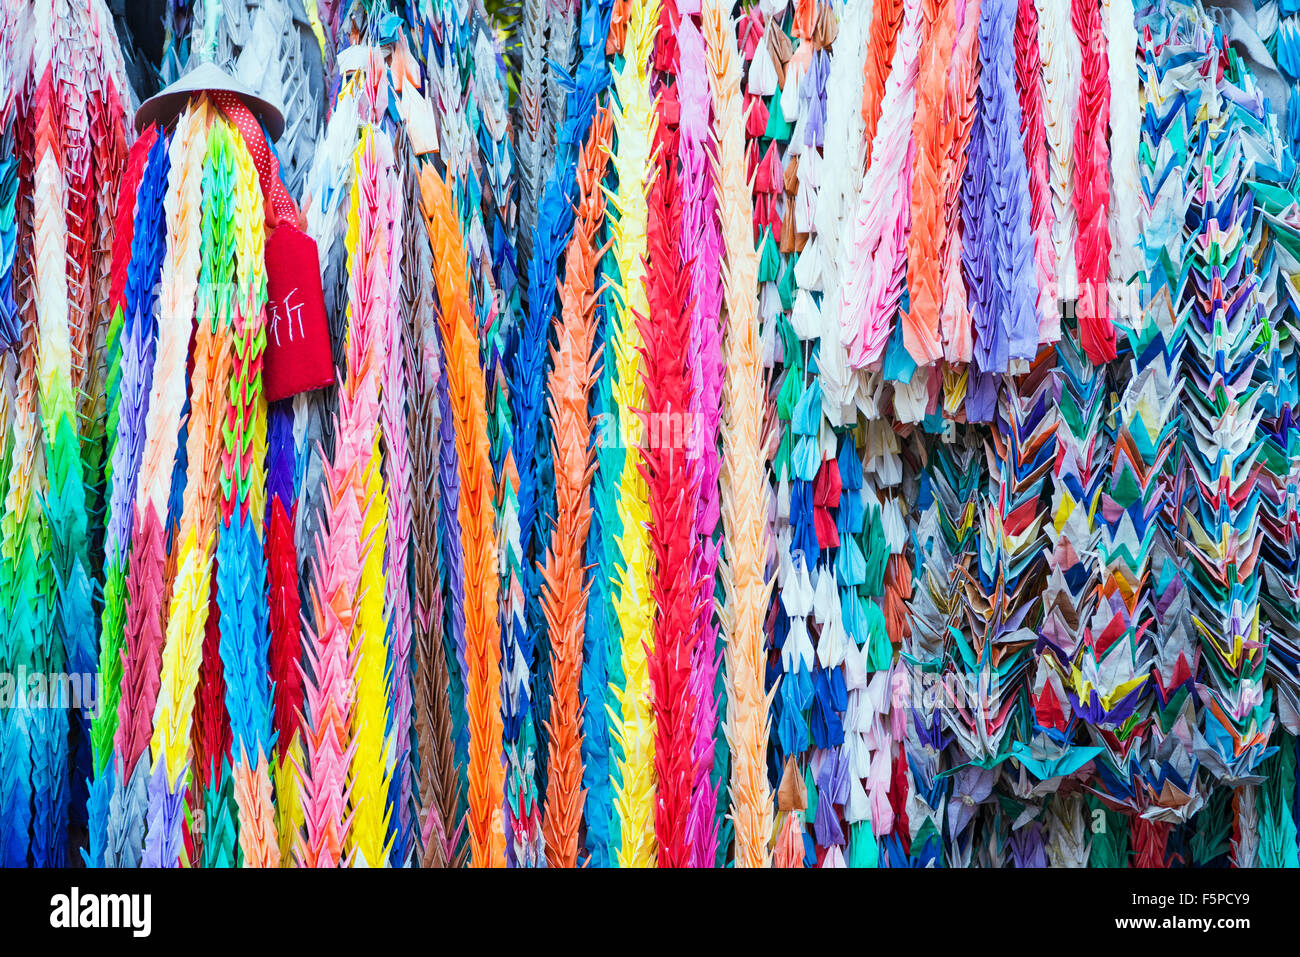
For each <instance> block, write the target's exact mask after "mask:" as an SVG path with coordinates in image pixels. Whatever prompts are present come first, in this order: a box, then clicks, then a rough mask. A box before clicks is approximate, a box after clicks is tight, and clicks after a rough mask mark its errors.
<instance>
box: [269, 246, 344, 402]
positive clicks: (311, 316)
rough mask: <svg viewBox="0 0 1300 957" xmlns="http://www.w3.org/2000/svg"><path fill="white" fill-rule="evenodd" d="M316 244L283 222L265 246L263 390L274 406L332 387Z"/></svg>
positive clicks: (330, 356)
mask: <svg viewBox="0 0 1300 957" xmlns="http://www.w3.org/2000/svg"><path fill="white" fill-rule="evenodd" d="M318 263H319V260H318V259H317V254H316V242H315V240H313V239H312V238H311V237H310V236H308V235H307V234H306V233H304V232H302V230H300V229H298V227H297V226H294V225H292V224H291V223H288V222H281V224H280V225H279V226H277V227H276V229H275V232H273V233H272V234H271V238H270V239H269V240H267V243H266V352H265V354H264V355H263V358H262V390H263V392H265V394H266V400H267V401H268V402H276V401H278V400H280V399H287V398H289V397H290V396H293V395H297V394H298V393H299V392H307V391H310V390H311V389H320V388H323V387H324V386H327V385H332V384H333V383H334V354H333V352H332V350H331V349H330V330H329V323H328V321H327V320H326V318H325V295H324V293H323V292H322V291H321V284H320V267H319V265H318Z"/></svg>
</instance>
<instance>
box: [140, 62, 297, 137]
mask: <svg viewBox="0 0 1300 957" xmlns="http://www.w3.org/2000/svg"><path fill="white" fill-rule="evenodd" d="M207 90H228V91H229V92H231V93H234V94H235V95H236V96H238V97H239V98H240V99H241V100H243V101H244V103H245V105H246V106H247V107H248V108H249V109H250V110H252V111H253V113H254V114H255V115H256V116H257V118H258V119H259V120H261V122H262V125H263V126H265V127H266V133H267V135H268V136H270V138H271V139H272V140H278V139H279V138H280V134H281V133H283V132H284V113H283V112H281V110H280V108H279V107H278V106H276V105H275V104H274V103H272V102H271V101H270V100H267V99H264V98H263V97H260V96H258V95H257V94H256V93H253V92H252V91H251V90H249V89H248V88H247V87H245V86H244V85H243V84H242V83H240V82H239V81H238V80H236V79H235V78H234V77H232V76H231V75H230V74H228V73H226V71H225V70H222V69H221V68H219V67H217V66H214V65H213V64H211V63H203V64H200V65H199V66H198V67H196V68H195V69H193V70H191V71H190V72H189V73H187V74H185V75H184V76H183V77H181V78H180V79H179V80H177V81H176V82H175V83H173V84H172V85H171V86H169V87H167V89H165V90H162V91H161V92H159V93H155V94H154V95H153V96H151V97H149V99H147V100H145V101H144V102H143V103H141V104H140V108H139V109H138V110H136V111H135V130H136V132H137V133H139V132H142V131H143V130H144V128H145V127H146V126H148V125H149V124H150V123H157V124H158V125H159V126H166V125H167V124H169V123H170V122H171V121H172V120H174V119H176V117H178V116H180V115H181V113H182V112H183V111H184V110H185V106H186V104H188V103H189V101H190V98H191V97H193V96H197V95H199V94H200V93H203V92H205V91H207Z"/></svg>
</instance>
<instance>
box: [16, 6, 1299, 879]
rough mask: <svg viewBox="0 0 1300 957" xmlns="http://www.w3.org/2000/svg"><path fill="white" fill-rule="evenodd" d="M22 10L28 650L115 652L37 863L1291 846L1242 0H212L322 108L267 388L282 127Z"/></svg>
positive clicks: (66, 726)
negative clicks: (1233, 39)
mask: <svg viewBox="0 0 1300 957" xmlns="http://www.w3.org/2000/svg"><path fill="white" fill-rule="evenodd" d="M3 11H4V17H5V20H4V24H3V31H0V42H3V44H4V46H5V54H6V55H5V56H4V58H3V63H4V66H3V69H2V70H0V109H3V111H4V112H3V115H4V117H5V118H6V119H7V120H8V122H6V123H5V124H4V128H5V134H4V136H3V139H0V347H3V348H4V349H5V352H6V355H5V360H4V361H5V376H4V391H3V403H2V407H3V414H4V421H5V432H4V437H5V447H4V448H5V456H4V458H3V463H4V468H3V470H2V472H3V479H4V495H5V512H4V517H3V522H0V594H3V608H4V614H5V620H4V623H5V625H6V626H7V627H6V628H5V629H4V632H5V636H6V637H5V640H4V643H3V646H0V650H2V651H3V658H4V665H5V668H6V670H7V671H8V672H17V671H18V669H20V668H22V669H25V670H26V671H27V672H30V673H48V672H60V671H68V672H73V673H82V672H91V671H96V670H97V671H98V672H99V675H100V680H101V683H102V699H101V701H102V706H101V707H100V708H99V710H98V712H97V713H96V715H95V716H94V717H93V719H88V718H87V717H86V716H85V713H84V712H82V711H77V710H65V709H63V708H50V707H33V706H32V705H33V704H34V702H31V701H29V700H26V698H25V696H26V695H27V693H28V688H27V686H23V687H22V689H21V690H20V691H19V693H18V698H17V701H16V702H15V704H14V705H13V706H10V707H7V708H6V709H5V711H4V713H3V716H2V717H3V724H0V821H2V822H3V827H2V828H0V832H2V833H3V840H0V849H2V853H3V859H4V861H5V863H8V864H26V863H31V864H51V863H62V862H64V861H66V860H69V859H75V855H76V854H77V853H78V851H80V852H81V853H82V854H84V857H85V860H86V862H87V863H89V864H92V865H108V866H137V865H140V864H146V865H163V866H172V865H176V864H185V865H189V866H233V865H244V866H275V865H285V866H288V865H294V864H297V865H309V866H336V865H339V864H358V865H359V864H365V865H370V866H379V865H393V866H402V865H407V864H419V865H424V866H450V865H458V864H462V863H469V864H471V865H475V866H500V865H506V864H509V865H512V866H540V865H549V866H574V865H581V864H589V865H591V866H614V865H624V866H649V865H656V864H657V865H661V866H680V865H690V866H715V865H728V864H734V865H735V866H767V865H772V864H774V865H776V866H843V865H850V866H872V865H882V866H926V865H947V866H972V865H976V866H1000V865H1006V864H1014V865H1016V866H1042V865H1047V864H1051V865H1054V866H1084V865H1091V866H1123V865H1127V864H1135V865H1139V866H1171V865H1206V864H1213V863H1221V862H1225V861H1226V862H1229V863H1232V864H1234V865H1237V866H1255V865H1278V864H1294V863H1295V862H1296V860H1297V839H1296V814H1297V809H1298V807H1300V805H1298V804H1297V778H1296V741H1295V735H1296V733H1297V732H1300V708H1298V706H1297V705H1298V702H1300V650H1297V648H1298V643H1300V620H1297V617H1296V607H1297V604H1298V602H1297V599H1298V598H1300V578H1298V576H1300V552H1298V551H1297V549H1298V548H1300V544H1298V536H1300V519H1298V518H1297V515H1296V502H1297V499H1300V492H1298V491H1297V489H1298V488H1300V435H1297V425H1296V423H1295V418H1294V412H1293V410H1294V408H1295V399H1296V396H1295V394H1294V393H1295V388H1296V386H1295V376H1296V372H1297V367H1296V358H1295V348H1294V344H1293V338H1292V336H1293V328H1294V322H1295V318H1294V314H1295V310H1296V308H1297V306H1298V305H1300V303H1298V302H1297V289H1298V288H1300V285H1298V284H1297V282H1296V279H1295V277H1296V275H1297V273H1300V240H1298V239H1297V236H1298V235H1300V213H1297V204H1296V197H1295V194H1294V192H1293V189H1294V179H1295V163H1294V159H1293V152H1292V143H1293V141H1294V139H1295V136H1294V132H1293V131H1294V129H1295V128H1296V127H1295V118H1294V116H1293V115H1291V114H1290V113H1289V112H1287V111H1285V110H1284V111H1281V112H1279V111H1278V110H1277V109H1276V107H1278V106H1279V104H1275V103H1271V102H1269V101H1266V99H1265V98H1264V95H1263V94H1262V93H1261V92H1260V87H1259V86H1258V85H1257V82H1256V79H1255V78H1254V77H1253V76H1252V72H1251V68H1252V66H1253V64H1251V63H1248V62H1247V61H1246V60H1244V59H1243V58H1242V55H1241V53H1240V52H1239V51H1238V48H1237V47H1236V46H1234V45H1233V44H1231V43H1230V42H1229V39H1230V38H1229V37H1227V36H1225V34H1224V33H1223V32H1222V29H1221V28H1219V27H1217V26H1216V25H1215V21H1214V20H1213V19H1212V18H1211V16H1210V15H1208V14H1207V13H1206V12H1205V11H1204V10H1202V9H1201V8H1199V7H1194V6H1190V5H1186V4H1183V3H1180V2H1177V0H1157V2H1152V3H1137V4H1135V3H1134V2H1132V0H1107V2H1104V3H1100V2H1092V0H1072V2H1071V3H1070V4H1068V5H1063V4H1059V3H1053V2H1047V0H877V2H876V3H874V4H865V3H858V2H856V0H793V2H792V0H760V2H758V3H755V4H753V5H751V6H749V7H748V8H746V9H743V10H740V11H737V12H735V13H733V11H732V10H731V9H730V8H729V6H728V5H724V4H722V3H721V2H720V0H663V2H659V0H583V2H582V3H563V2H541V0H538V2H527V3H525V4H523V5H522V11H521V19H520V23H519V31H520V36H519V46H520V52H521V59H520V62H519V70H520V73H519V75H518V76H517V77H515V78H513V79H509V80H508V78H507V73H506V71H507V63H506V60H505V57H504V49H503V46H502V41H501V38H500V36H499V35H498V33H497V32H496V31H495V30H494V28H493V26H492V25H491V23H490V21H489V19H488V14H487V13H486V11H485V10H483V8H482V7H481V6H479V5H477V4H469V3H461V4H456V3H452V2H449V0H422V2H411V3H406V4H401V5H394V6H393V7H392V8H390V7H389V6H388V5H386V4H384V3H380V2H373V3H349V4H345V3H328V2H324V0H317V2H314V3H306V4H303V5H302V6H301V9H299V6H298V5H297V4H294V3H287V2H285V3H282V2H272V3H265V4H249V3H244V2H242V0H228V2H222V3H208V4H199V5H192V4H182V3H177V4H170V5H168V11H167V14H166V22H165V26H166V30H167V34H168V38H169V40H168V44H169V45H168V50H167V53H166V56H165V59H164V62H163V64H162V65H161V69H160V74H161V78H162V79H163V81H170V80H172V79H175V78H176V77H177V76H179V75H181V74H182V73H183V72H184V71H185V70H187V69H188V68H189V67H190V66H192V65H193V63H197V62H217V63H218V64H219V65H222V66H225V67H226V68H228V69H229V70H230V71H231V72H232V73H233V74H235V75H237V76H238V77H240V79H241V80H242V81H243V82H244V83H245V84H246V85H248V86H250V87H252V88H254V89H257V90H259V91H263V92H265V93H267V94H269V96H268V99H272V100H275V101H277V102H279V103H281V104H282V106H283V107H284V111H285V117H286V132H285V134H284V136H283V137H282V138H281V139H280V140H279V142H278V143H276V144H275V151H276V154H277V156H278V160H279V163H278V165H279V169H280V171H281V173H282V178H283V180H284V182H285V184H286V185H287V186H288V189H289V192H290V194H291V195H293V196H294V197H295V198H297V199H299V200H300V202H301V208H302V214H301V217H300V218H301V221H302V224H303V225H304V226H305V228H306V229H307V232H308V233H309V234H310V235H311V237H312V238H313V239H314V240H315V241H316V243H317V248H318V250H319V256H320V261H319V264H320V268H321V274H322V280H323V287H324V292H325V300H326V311H327V315H328V317H329V326H330V337H331V346H332V354H333V364H334V367H335V368H334V372H335V381H336V383H337V385H336V386H332V387H327V388H325V389H321V390H317V391H314V392H310V393H304V394H300V395H299V396H297V397H295V398H293V399H288V400H282V401H280V402H276V403H270V404H268V403H267V401H266V399H265V396H264V394H263V391H262V384H261V383H262V372H261V361H262V360H261V356H262V352H263V349H264V344H265V331H264V324H265V321H266V297H267V289H266V272H265V268H264V266H263V262H262V260H263V256H264V253H263V248H262V243H263V239H262V235H263V234H262V229H261V222H262V220H263V219H264V218H266V216H265V207H266V205H267V204H268V203H269V200H268V199H267V198H265V197H264V195H263V192H262V188H263V186H262V184H261V183H260V181H259V177H258V174H257V171H256V170H255V169H254V155H255V154H254V148H255V147H256V145H257V144H256V143H250V142H249V141H248V140H247V139H246V137H248V136H249V135H252V134H251V133H250V131H249V130H246V129H244V128H243V127H242V126H240V125H238V124H237V121H236V120H235V119H234V118H233V117H232V116H231V115H230V114H229V113H228V112H227V110H226V108H225V107H224V106H223V101H222V100H221V98H220V97H211V96H196V97H194V98H192V99H191V101H190V104H189V105H188V107H186V109H185V110H184V111H183V112H182V113H181V115H180V116H179V117H178V118H176V119H175V120H174V121H168V122H167V123H166V125H165V126H162V127H157V126H150V127H148V128H146V129H144V130H142V131H140V133H139V134H138V135H133V132H132V129H131V127H130V124H129V122H128V118H127V113H128V110H129V109H130V108H131V106H132V105H133V102H134V98H133V94H132V92H131V91H130V90H129V89H128V88H127V86H126V83H125V78H124V74H123V66H122V59H121V56H120V54H119V53H118V52H117V48H116V44H115V40H114V36H113V32H112V26H111V21H110V18H109V16H108V14H107V11H106V9H105V8H104V7H103V5H102V4H101V3H100V2H99V0H59V2H58V3H56V4H54V5H52V6H51V5H47V4H27V3H23V2H19V0H10V2H7V3H6V4H5V5H4V8H3ZM1279 12H1280V14H1281V19H1280V20H1279V22H1278V25H1277V27H1276V29H1275V31H1274V33H1273V34H1272V35H1271V36H1268V37H1264V38H1263V39H1264V40H1265V41H1266V44H1267V48H1268V49H1269V50H1270V51H1271V52H1272V55H1273V56H1274V58H1275V61H1276V64H1277V67H1278V68H1279V69H1280V71H1281V75H1282V76H1283V78H1284V79H1285V80H1286V84H1284V86H1286V88H1287V89H1288V90H1289V88H1290V87H1289V85H1291V84H1293V82H1294V71H1293V70H1292V69H1291V67H1292V66H1293V64H1292V62H1291V61H1292V60H1294V59H1295V57H1294V46H1295V37H1294V26H1295V23H1294V21H1295V18H1296V16H1297V11H1296V10H1292V9H1291V8H1290V6H1288V5H1287V4H1285V3H1284V4H1282V6H1281V9H1280V11H1279ZM33 25H34V26H36V27H37V29H35V30H32V29H29V28H30V27H32V26H33ZM30 37H37V38H38V39H37V40H35V41H33V40H30V39H28V38H30ZM1125 51H1128V53H1127V54H1126V53H1125ZM73 77H76V78H78V80H80V78H82V77H94V78H95V79H94V82H91V83H87V82H75V83H74V82H72V79H71V78H73ZM512 87H513V96H512ZM512 98H513V100H514V103H513V110H512V109H511V102H510V101H511V99H512ZM1287 105H1289V104H1287ZM128 144H129V150H128ZM119 196H120V197H121V199H120V201H116V200H115V198H116V197H119ZM115 202H116V205H114V203H115ZM1062 303H1063V304H1064V309H1063V310H1062V308H1061V304H1062ZM1062 312H1064V315H1062ZM164 317H165V318H164ZM1040 596H1041V598H1040ZM65 767H66V768H69V769H70V771H69V773H68V774H66V775H65V774H63V773H62V769H63V768H65ZM1099 818H1100V819H1101V820H1103V821H1104V823H1105V826H1104V827H1101V828H1099V827H1097V824H1096V822H1097V820H1098V819H1099ZM1090 822H1091V823H1090ZM83 827H84V833H85V837H84V838H82V837H81V834H82V828H83Z"/></svg>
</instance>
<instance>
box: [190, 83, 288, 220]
mask: <svg viewBox="0 0 1300 957" xmlns="http://www.w3.org/2000/svg"><path fill="white" fill-rule="evenodd" d="M211 93H212V99H213V100H214V101H215V102H216V104H217V106H219V107H220V108H221V112H223V113H225V114H226V116H227V117H228V118H229V119H230V122H232V123H234V124H235V126H236V127H237V128H238V129H239V132H240V134H241V135H242V136H243V137H244V145H245V146H247V147H248V152H249V153H251V154H252V157H253V164H254V165H255V166H256V167H257V178H258V180H259V181H260V182H261V184H262V195H263V196H264V197H265V198H266V220H267V223H268V224H270V226H271V227H272V228H274V227H275V226H277V225H278V224H279V223H281V222H285V223H290V224H293V225H296V224H297V222H298V207H297V206H295V205H294V202H293V199H292V197H290V196H289V191H288V190H287V189H285V188H284V183H282V182H281V181H280V161H279V160H278V159H276V157H275V154H274V153H273V152H271V147H269V146H268V145H267V143H266V134H264V133H263V132H262V124H261V123H259V122H258V121H257V117H255V116H254V115H253V111H252V110H250V109H249V108H248V106H247V105H246V104H245V103H244V101H243V100H241V99H240V98H239V97H238V96H237V95H236V94H234V93H231V92H230V91H229V90H212V91H211Z"/></svg>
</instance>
